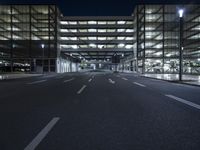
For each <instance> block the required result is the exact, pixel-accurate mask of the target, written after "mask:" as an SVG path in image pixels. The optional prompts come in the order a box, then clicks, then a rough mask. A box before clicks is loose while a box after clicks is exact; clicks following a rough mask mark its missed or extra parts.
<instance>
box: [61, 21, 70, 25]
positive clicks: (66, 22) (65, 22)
mask: <svg viewBox="0 0 200 150" xmlns="http://www.w3.org/2000/svg"><path fill="white" fill-rule="evenodd" d="M60 24H63V25H65V24H69V22H68V21H60Z"/></svg>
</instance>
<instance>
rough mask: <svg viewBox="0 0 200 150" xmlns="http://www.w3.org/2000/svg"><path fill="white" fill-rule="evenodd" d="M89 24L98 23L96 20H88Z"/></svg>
mask: <svg viewBox="0 0 200 150" xmlns="http://www.w3.org/2000/svg"><path fill="white" fill-rule="evenodd" d="M88 24H97V22H96V21H88Z"/></svg>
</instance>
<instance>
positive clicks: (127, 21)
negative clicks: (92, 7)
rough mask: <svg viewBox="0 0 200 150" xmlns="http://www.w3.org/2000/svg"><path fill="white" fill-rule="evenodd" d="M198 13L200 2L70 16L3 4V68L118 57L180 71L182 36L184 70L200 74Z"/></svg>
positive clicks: (143, 67)
mask: <svg viewBox="0 0 200 150" xmlns="http://www.w3.org/2000/svg"><path fill="white" fill-rule="evenodd" d="M180 8H183V9H184V16H183V22H182V23H181V24H182V26H183V29H182V30H180V18H179V16H178V10H179V9H180ZM199 13H200V8H199V6H198V5H182V6H179V5H138V6H136V7H135V10H134V13H133V15H132V16H106V17H103V16H102V17H97V16H96V17H78V16H77V17H66V16H63V15H62V14H61V13H60V11H59V9H58V8H57V7H56V6H55V5H3V6H1V9H0V52H1V56H0V57H1V60H0V66H1V71H18V69H19V68H20V70H22V71H36V72H42V71H48V72H51V71H52V72H68V71H76V70H77V63H80V62H81V61H85V62H87V61H90V62H96V63H107V64H109V63H110V64H112V58H113V56H119V57H120V60H121V63H120V64H119V67H118V68H119V69H121V70H123V69H129V70H138V71H139V72H141V73H174V74H177V73H178V72H179V67H180V61H179V60H180V55H179V54H180V44H179V43H180V38H181V39H182V40H181V49H182V52H183V56H182V57H183V62H182V63H183V73H185V74H200V50H199V48H200V42H199V39H200V37H199V35H200V33H199V26H200V16H199ZM180 33H182V34H181V35H183V36H181V37H180ZM127 63H128V64H127ZM124 64H125V67H124ZM126 65H127V66H126ZM19 66H20V67H19Z"/></svg>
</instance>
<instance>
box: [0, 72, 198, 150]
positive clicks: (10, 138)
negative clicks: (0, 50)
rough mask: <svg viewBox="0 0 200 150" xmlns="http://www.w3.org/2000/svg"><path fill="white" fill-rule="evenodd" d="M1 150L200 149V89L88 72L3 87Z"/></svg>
mask: <svg viewBox="0 0 200 150" xmlns="http://www.w3.org/2000/svg"><path fill="white" fill-rule="evenodd" d="M0 118H1V123H0V133H1V134H0V149H1V150H23V149H24V150H33V149H37V150H199V149H200V88H199V87H194V86H189V85H182V84H176V83H170V82H165V81H160V80H154V79H149V78H144V77H140V76H138V75H136V74H126V73H118V74H117V73H116V74H113V73H109V72H83V73H66V74H60V75H46V76H40V77H31V78H26V79H17V80H7V81H1V82H0Z"/></svg>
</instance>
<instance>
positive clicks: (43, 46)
mask: <svg viewBox="0 0 200 150" xmlns="http://www.w3.org/2000/svg"><path fill="white" fill-rule="evenodd" d="M41 47H42V73H44V48H45V45H44V44H41Z"/></svg>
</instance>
